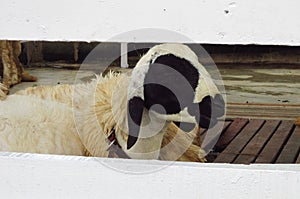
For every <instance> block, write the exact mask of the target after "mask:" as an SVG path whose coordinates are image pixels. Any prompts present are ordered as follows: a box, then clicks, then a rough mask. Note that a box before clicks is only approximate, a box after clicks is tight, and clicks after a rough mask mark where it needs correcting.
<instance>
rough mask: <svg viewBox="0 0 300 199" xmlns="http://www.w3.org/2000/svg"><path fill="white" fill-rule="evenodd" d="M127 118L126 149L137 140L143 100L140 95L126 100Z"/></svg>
mask: <svg viewBox="0 0 300 199" xmlns="http://www.w3.org/2000/svg"><path fill="white" fill-rule="evenodd" d="M127 110H128V111H127V118H128V140H127V149H130V148H131V147H132V146H133V145H134V144H135V143H136V141H137V139H138V136H139V132H140V126H141V123H142V116H143V110H144V101H143V100H142V99H141V98H140V97H133V98H132V99H130V100H129V102H128V109H127Z"/></svg>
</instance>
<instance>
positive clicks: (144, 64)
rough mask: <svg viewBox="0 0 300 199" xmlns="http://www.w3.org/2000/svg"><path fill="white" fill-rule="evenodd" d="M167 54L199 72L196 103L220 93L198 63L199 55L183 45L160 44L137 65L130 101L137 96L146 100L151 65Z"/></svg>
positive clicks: (130, 89)
mask: <svg viewBox="0 0 300 199" xmlns="http://www.w3.org/2000/svg"><path fill="white" fill-rule="evenodd" d="M167 54H173V55H175V56H176V57H179V58H184V59H186V60H187V61H189V62H190V63H191V64H192V65H193V66H194V67H195V68H196V69H197V70H198V72H199V74H200V78H199V81H198V86H197V88H196V94H195V98H194V103H199V102H201V101H202V99H203V98H204V97H205V96H207V95H211V96H215V95H216V94H219V93H220V92H219V90H218V89H217V87H216V85H215V84H214V82H213V80H212V78H211V76H210V75H209V73H208V72H207V70H206V69H205V68H204V67H203V66H202V65H201V64H200V62H199V61H198V57H197V55H196V54H195V53H194V52H193V51H192V50H191V49H190V48H189V47H188V46H186V45H183V44H160V45H157V46H154V47H153V48H151V49H150V50H149V51H148V52H147V53H146V54H145V55H144V56H143V57H142V58H141V59H140V60H139V61H138V63H137V64H136V66H135V69H134V70H133V72H132V76H131V77H132V78H131V81H130V84H129V90H128V99H132V98H133V97H135V96H137V97H140V98H141V99H144V88H143V83H144V79H145V76H146V74H147V72H148V70H149V65H150V63H153V62H155V60H156V59H157V58H158V57H160V56H162V55H167Z"/></svg>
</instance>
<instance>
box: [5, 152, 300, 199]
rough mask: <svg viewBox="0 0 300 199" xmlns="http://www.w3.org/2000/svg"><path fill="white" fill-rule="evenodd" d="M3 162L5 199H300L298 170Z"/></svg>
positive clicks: (43, 159) (61, 159)
mask: <svg viewBox="0 0 300 199" xmlns="http://www.w3.org/2000/svg"><path fill="white" fill-rule="evenodd" d="M0 162H1V164H0V176H1V177H0V187H1V189H0V196H1V198H122V199H124V198H125V199H126V198H130V199H131V198H143V199H147V198H172V199H176V198H178V199H182V198H189V199H193V198H222V199H227V198H228V199H232V198H239V199H243V198H274V199H276V198H281V199H284V198H288V199H293V198H295V199H298V198H299V187H300V180H299V179H300V168H299V167H298V166H296V165H250V166H249V165H228V164H201V163H183V162H173V163H170V162H164V161H154V160H153V161H141V160H125V159H107V158H87V157H71V156H69V157H67V156H51V155H32V154H10V155H8V154H2V155H0ZM122 170H123V171H122ZM130 171H138V172H139V173H138V174H137V173H136V174H132V173H130Z"/></svg>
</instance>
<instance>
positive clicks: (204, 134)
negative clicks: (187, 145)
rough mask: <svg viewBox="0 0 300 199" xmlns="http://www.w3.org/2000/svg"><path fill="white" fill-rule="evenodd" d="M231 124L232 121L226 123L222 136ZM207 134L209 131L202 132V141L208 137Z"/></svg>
mask: <svg viewBox="0 0 300 199" xmlns="http://www.w3.org/2000/svg"><path fill="white" fill-rule="evenodd" d="M231 123H232V121H225V122H224V126H223V130H222V133H221V134H223V133H224V131H225V130H226V129H227V127H228V126H229V125H230V124H231ZM207 132H208V131H207V129H205V131H202V132H200V135H201V139H202V141H203V139H204V138H205V137H206V135H207Z"/></svg>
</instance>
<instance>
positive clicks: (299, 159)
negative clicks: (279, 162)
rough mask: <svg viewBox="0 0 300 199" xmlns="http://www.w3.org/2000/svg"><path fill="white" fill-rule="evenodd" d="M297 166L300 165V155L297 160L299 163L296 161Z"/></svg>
mask: <svg viewBox="0 0 300 199" xmlns="http://www.w3.org/2000/svg"><path fill="white" fill-rule="evenodd" d="M296 163H297V164H300V153H299V155H298V158H297V161H296Z"/></svg>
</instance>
